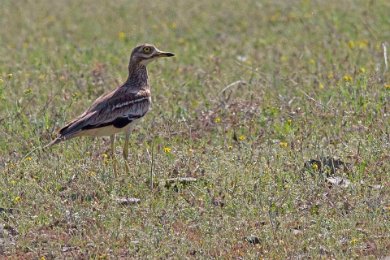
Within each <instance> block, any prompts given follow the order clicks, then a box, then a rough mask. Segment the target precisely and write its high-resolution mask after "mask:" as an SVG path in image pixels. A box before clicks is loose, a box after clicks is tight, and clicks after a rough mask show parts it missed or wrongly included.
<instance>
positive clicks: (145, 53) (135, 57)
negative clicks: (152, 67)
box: [130, 44, 175, 66]
mask: <svg viewBox="0 0 390 260" xmlns="http://www.w3.org/2000/svg"><path fill="white" fill-rule="evenodd" d="M172 56H175V54H173V53H171V52H165V51H160V50H159V49H157V48H156V47H155V46H154V45H152V44H142V45H139V46H137V47H135V48H134V49H133V51H132V52H131V56H130V62H134V63H140V64H142V65H145V66H146V65H147V64H148V63H149V62H151V61H153V60H155V59H158V58H162V57H172Z"/></svg>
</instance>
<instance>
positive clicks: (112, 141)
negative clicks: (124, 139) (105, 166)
mask: <svg viewBox="0 0 390 260" xmlns="http://www.w3.org/2000/svg"><path fill="white" fill-rule="evenodd" d="M110 141H111V160H112V164H113V166H114V174H115V176H116V175H117V171H116V160H115V145H114V143H115V135H110Z"/></svg>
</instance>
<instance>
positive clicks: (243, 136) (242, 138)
mask: <svg viewBox="0 0 390 260" xmlns="http://www.w3.org/2000/svg"><path fill="white" fill-rule="evenodd" d="M245 139H246V136H245V135H240V136H239V137H238V140H240V141H244V140H245Z"/></svg>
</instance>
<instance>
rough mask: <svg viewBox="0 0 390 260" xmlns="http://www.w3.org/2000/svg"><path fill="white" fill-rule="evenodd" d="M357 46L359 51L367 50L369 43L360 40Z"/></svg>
mask: <svg viewBox="0 0 390 260" xmlns="http://www.w3.org/2000/svg"><path fill="white" fill-rule="evenodd" d="M356 44H357V46H358V47H359V49H365V48H367V46H368V41H366V40H360V41H357V42H356Z"/></svg>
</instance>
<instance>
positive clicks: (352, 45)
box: [348, 41, 356, 49]
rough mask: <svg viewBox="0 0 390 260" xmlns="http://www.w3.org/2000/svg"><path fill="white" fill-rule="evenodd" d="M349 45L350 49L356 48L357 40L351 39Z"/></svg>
mask: <svg viewBox="0 0 390 260" xmlns="http://www.w3.org/2000/svg"><path fill="white" fill-rule="evenodd" d="M348 47H349V48H350V49H355V47H356V45H355V42H354V41H349V42H348Z"/></svg>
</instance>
